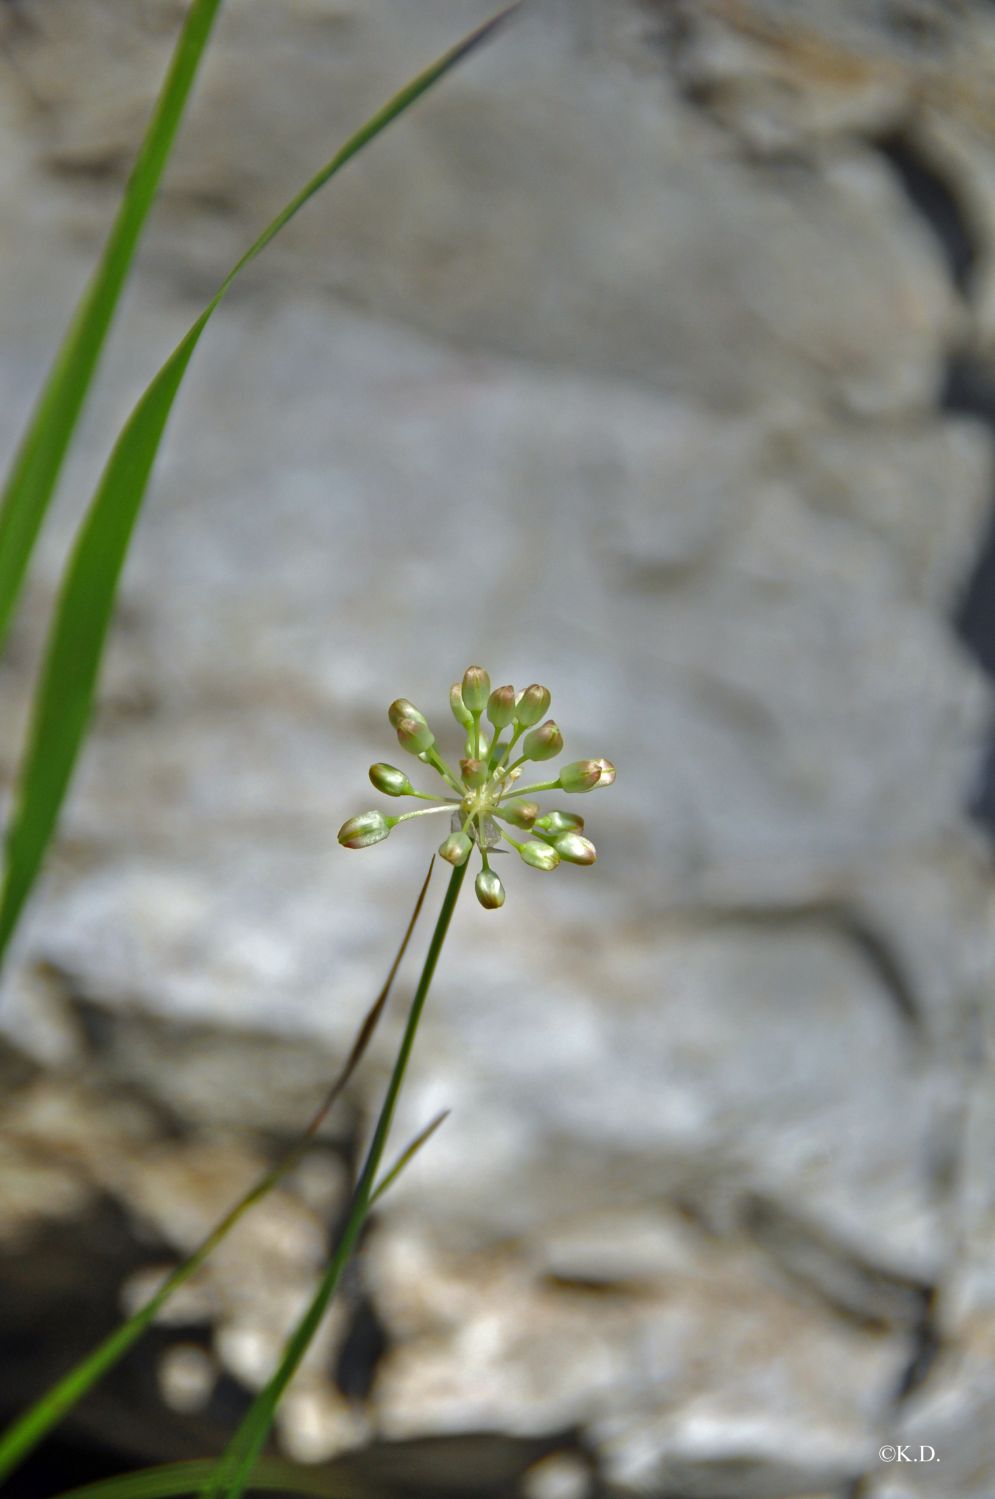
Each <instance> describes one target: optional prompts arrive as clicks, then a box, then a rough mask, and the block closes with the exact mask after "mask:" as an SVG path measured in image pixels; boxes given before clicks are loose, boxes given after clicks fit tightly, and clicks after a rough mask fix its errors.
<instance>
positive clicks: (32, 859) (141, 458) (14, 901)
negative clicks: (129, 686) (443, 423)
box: [0, 5, 517, 960]
mask: <svg viewBox="0 0 995 1499" xmlns="http://www.w3.org/2000/svg"><path fill="white" fill-rule="evenodd" d="M515 9H517V6H516V5H513V6H510V7H508V8H507V9H506V10H504V11H502V12H501V13H500V15H498V16H495V17H494V18H493V19H491V20H490V21H488V22H486V23H485V24H484V25H483V26H481V27H478V28H477V30H475V31H474V32H472V33H471V34H470V36H468V37H466V38H465V39H464V40H463V41H462V42H460V43H458V45H457V46H455V47H453V48H452V49H451V50H450V51H448V52H446V53H445V54H444V55H443V56H442V57H440V58H439V59H438V60H437V61H436V62H434V63H433V64H432V65H431V66H430V67H429V68H427V69H426V70H425V71H424V72H423V73H420V74H419V75H418V76H417V77H416V78H415V79H413V80H412V81H411V82H410V83H409V84H407V85H406V87H405V88H403V89H401V91H400V92H399V93H398V94H395V95H394V97H393V98H392V99H391V100H390V101H389V102H388V103H387V104H385V105H384V106H383V108H382V109H379V110H378V111H377V112H376V114H374V115H373V116H372V117H371V118H370V119H369V120H367V122H366V124H365V125H363V126H362V127H361V128H360V129H359V130H357V131H356V133H355V135H353V136H351V137H350V138H349V140H347V141H346V143H345V145H344V146H342V148H341V149H340V150H339V151H337V152H336V154H335V155H334V156H333V157H332V159H331V160H330V161H329V162H327V163H326V164H325V166H323V167H322V168H321V170H320V171H319V172H318V173H316V175H315V176H314V177H312V178H311V180H310V182H308V183H307V184H306V185H305V186H304V187H303V188H302V189H301V190H300V192H299V193H298V194H297V195H296V197H294V198H292V199H291V201H290V202H289V203H288V204H287V206H286V207H285V208H284V209H282V210H281V212H280V213H278V214H277V216H276V218H275V219H274V220H273V221H272V223H270V224H269V225H268V226H267V227H266V228H265V229H264V230H263V232H262V234H261V235H260V236H259V238H258V239H257V240H256V241H255V243H254V244H253V245H251V246H250V248H249V249H248V250H247V251H246V253H245V254H244V255H243V256H242V258H241V260H239V261H238V263H237V264H236V265H235V266H233V268H232V269H231V270H230V271H229V273H228V275H227V276H226V277H225V279H224V281H223V282H222V283H221V285H220V287H219V288H218V290H217V292H216V293H215V295H214V296H213V297H212V299H211V301H210V302H209V303H208V305H207V306H206V307H205V309H204V311H203V312H202V313H201V315H200V316H199V317H198V318H197V320H196V322H195V323H194V324H193V326H192V327H191V328H190V329H189V331H188V332H187V333H186V335H185V336H184V338H183V339H182V340H181V341H180V343H179V344H178V345H177V347H176V349H175V350H174V351H173V353H172V354H171V355H170V357H169V359H167V361H166V363H165V364H164V365H163V366H162V368H161V369H160V370H159V373H158V374H157V375H156V376H155V378H154V379H153V381H152V383H151V385H149V386H148V387H147V389H146V391H145V393H144V394H143V395H142V397H141V399H140V400H139V402H138V404H137V406H136V407H135V409H134V411H133V412H132V414H131V416H130V417H129V419H128V421H127V423H126V424H125V427H124V429H123V431H122V432H121V435H120V437H119V438H118V440H117V443H116V444H115V447H114V450H113V452H112V453H111V457H110V460H109V462H108V464H107V467H106V469H105V470H104V474H103V477H102V479H101V481H100V484H99V485H98V488H97V492H96V494H95V496H94V498H93V501H92V502H91V505H90V509H89V511H88V513H87V516H86V518H85V520H84V522H83V525H82V528H81V531H80V534H79V537H78V539H77V542H76V546H75V548H74V551H73V554H72V556H71V558H70V561H69V564H68V568H67V573H66V577H65V580H64V582H63V586H62V590H61V593H60V596H59V599H58V602H57V605H56V610H55V619H54V623H53V627H52V631H51V634H50V637H49V641H48V646H47V650H46V655H45V660H44V663H43V666H42V671H41V680H40V682H39V685H38V688H37V691H36V693H35V698H34V703H33V712H32V719H31V724H30V727H29V730H28V743H27V747H26V749H25V752H24V755H23V758H22V761H21V765H20V771H19V778H18V784H17V788H16V792H15V797H14V807H13V812H12V815H11V821H10V826H9V828H8V832H7V841H6V860H5V867H4V878H3V887H2V891H0V960H2V958H3V954H4V952H5V950H6V948H7V945H8V944H9V942H10V938H11V935H12V933H13V931H14V928H15V926H16V924H17V920H18V917H19V916H20V913H21V910H22V909H23V906H24V903H25V901H26V900H27V897H28V895H29V893H30V891H31V888H32V886H33V884H34V881H35V879H36V877H37V875H38V871H39V869H40V867H41V863H42V860H43V858H44V854H45V850H46V848H47V846H48V843H49V840H50V839H51V836H52V833H53V831H54V828H55V824H56V820H57V818H58V814H59V809H60V807H61V805H62V801H63V799H64V797H65V794H66V791H67V789H68V786H69V780H70V777H71V775H72V771H73V767H74V765H75V763H76V759H77V756H78V754H79V751H80V748H81V745H82V742H83V738H84V735H85V732H86V728H87V724H88V722H89V719H90V715H91V713H92V709H93V698H94V691H95V687H96V681H97V674H98V671H99V668H100V660H101V655H102V652H103V647H104V641H105V638H106V635H107V630H108V627H109V624H110V620H111V615H112V612H113V607H114V598H115V593H116V590H117V583H118V578H119V576H120V573H121V568H122V567H123V565H124V559H125V556H126V554H127V550H128V543H129V540H130V538H131V533H132V530H133V528H134V525H135V521H136V520H137V518H138V512H139V509H140V507H141V503H142V499H143V497H144V494H145V490H146V487H147V484H148V480H149V475H150V473H151V470H152V465H153V463H154V461H155V457H156V453H157V452H158V448H159V444H160V442H161V440H162V435H163V431H164V429H165V426H166V422H167V420H168V418H169V414H170V411H171V410H172V407H173V402H174V400H175V398H176V393H177V391H178V389H179V387H180V383H181V381H182V379H183V376H184V374H185V373H186V369H187V366H188V364H189V363H190V360H191V358H192V357H193V353H194V350H195V349H196V347H197V344H198V342H199V340H200V336H201V334H202V333H203V331H204V329H205V328H206V326H207V324H208V322H209V321H210V319H211V317H212V316H213V314H214V312H215V310H216V308H217V307H218V305H219V303H220V302H221V300H222V298H223V297H224V295H225V293H226V292H227V291H228V289H229V287H230V286H231V285H232V283H233V281H234V280H235V279H236V277H237V276H238V275H239V273H240V272H241V271H242V270H244V269H245V267H246V266H248V265H249V264H251V262H252V261H253V260H255V259H256V257H257V256H258V255H260V254H261V253H262V251H263V250H265V248H266V246H267V245H268V244H269V243H270V241H271V240H272V239H274V238H275V237H276V235H277V234H279V233H280V231H281V229H283V228H284V227H285V226H286V225H287V224H288V223H289V222H290V220H291V219H292V218H293V217H294V215H295V214H296V213H298V212H299V211H300V209H301V208H303V207H304V205H305V203H307V202H308V200H309V199H310V198H312V197H313V196H314V195H315V193H317V192H318V191H319V190H320V189H321V188H322V187H324V185H325V184H326V182H328V181H329V179H330V178H332V177H334V176H335V174H336V172H338V171H339V170H340V169H341V168H342V167H344V166H345V164H346V162H348V161H350V160H351V159H352V158H353V157H354V156H355V155H356V154H357V153H358V152H359V151H361V150H362V149H363V147H364V146H366V145H368V144H369V143H370V142H371V141H372V140H374V139H375V138H376V137H377V136H378V135H379V134H380V133H381V131H383V130H385V129H386V127H387V126H388V125H389V124H391V122H392V121H393V120H396V119H397V118H398V116H399V115H402V114H403V113H404V112H405V111H406V110H407V109H409V108H410V107H411V105H412V104H414V103H415V101H416V100H417V99H419V98H420V97H421V96H422V95H423V94H424V93H426V92H427V91H428V90H429V89H430V88H431V87H432V85H433V84H435V83H437V82H438V81H439V80H440V79H441V78H442V77H444V75H445V74H446V73H448V72H449V71H450V69H451V68H453V67H455V66H456V64H457V63H459V62H461V61H462V60H463V59H464V58H465V57H466V56H467V55H468V54H469V53H470V52H471V51H473V50H474V48H476V47H477V46H479V45H480V43H481V42H483V41H484V39H485V38H486V37H488V36H490V35H491V34H492V33H493V32H494V30H495V29H496V28H497V27H498V26H499V25H500V24H501V22H502V21H504V20H505V19H506V17H507V16H508V15H510V14H511V11H513V10H515Z"/></svg>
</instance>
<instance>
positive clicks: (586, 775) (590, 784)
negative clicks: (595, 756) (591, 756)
mask: <svg viewBox="0 0 995 1499" xmlns="http://www.w3.org/2000/svg"><path fill="white" fill-rule="evenodd" d="M600 779H601V764H600V761H598V760H574V761H573V763H572V764H570V765H564V767H563V769H562V770H561V771H560V786H561V788H562V789H563V790H564V791H593V790H594V788H595V786H597V784H598V782H599V780H600Z"/></svg>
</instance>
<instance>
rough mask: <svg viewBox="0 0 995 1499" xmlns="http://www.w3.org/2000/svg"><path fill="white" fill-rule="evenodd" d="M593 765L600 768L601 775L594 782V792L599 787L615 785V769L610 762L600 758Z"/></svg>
mask: <svg viewBox="0 0 995 1499" xmlns="http://www.w3.org/2000/svg"><path fill="white" fill-rule="evenodd" d="M594 763H595V765H598V766H600V767H601V775H600V776H599V778H598V780H597V781H596V782H595V786H594V789H595V791H597V789H598V787H599V786H613V785H614V784H615V767H614V765H613V764H612V762H611V761H610V760H606V759H605V758H604V756H602V757H601V758H600V759H598V760H595V762H594Z"/></svg>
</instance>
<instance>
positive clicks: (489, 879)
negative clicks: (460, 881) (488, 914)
mask: <svg viewBox="0 0 995 1499" xmlns="http://www.w3.org/2000/svg"><path fill="white" fill-rule="evenodd" d="M473 888H474V890H476V892H477V899H478V900H479V902H480V904H481V905H482V906H483V908H484V910H485V911H497V910H498V909H499V908H500V907H501V906H503V905H504V886H503V885H502V883H501V881H500V880H499V879H498V877H497V875H496V874H495V873H494V871H493V869H482V870H481V871H480V873H479V874H478V875H477V878H476V880H475V881H474V884H473Z"/></svg>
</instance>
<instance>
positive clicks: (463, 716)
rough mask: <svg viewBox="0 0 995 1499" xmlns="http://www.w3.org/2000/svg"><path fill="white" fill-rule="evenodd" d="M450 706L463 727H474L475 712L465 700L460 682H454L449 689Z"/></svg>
mask: <svg viewBox="0 0 995 1499" xmlns="http://www.w3.org/2000/svg"><path fill="white" fill-rule="evenodd" d="M449 706H450V708H452V710H453V717H454V718H455V720H456V722H457V723H458V724H459V726H460V728H461V729H472V728H473V714H472V713H471V712H470V710H469V708H468V707H467V706H466V703H464V701H463V689H462V687H461V686H460V684H459V683H458V682H454V683H453V685H452V686H451V687H450V689H449Z"/></svg>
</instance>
